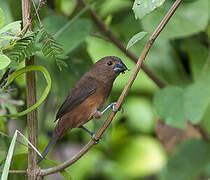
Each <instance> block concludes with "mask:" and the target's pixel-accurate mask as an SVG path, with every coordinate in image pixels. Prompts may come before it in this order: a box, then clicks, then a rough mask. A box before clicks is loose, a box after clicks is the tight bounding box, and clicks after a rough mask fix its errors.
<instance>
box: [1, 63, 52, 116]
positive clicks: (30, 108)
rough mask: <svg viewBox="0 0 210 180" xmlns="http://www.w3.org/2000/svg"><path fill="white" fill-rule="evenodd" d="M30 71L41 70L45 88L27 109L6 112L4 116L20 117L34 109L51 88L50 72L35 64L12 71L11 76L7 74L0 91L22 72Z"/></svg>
mask: <svg viewBox="0 0 210 180" xmlns="http://www.w3.org/2000/svg"><path fill="white" fill-rule="evenodd" d="M30 71H41V72H42V73H43V75H44V77H45V79H46V81H47V87H46V88H45V90H44V92H43V94H42V96H41V98H40V99H39V100H38V101H37V102H36V103H35V104H33V105H32V106H30V107H29V108H28V109H26V110H24V111H22V112H19V113H17V114H8V115H7V114H6V115H3V116H4V117H20V116H23V115H26V114H28V113H29V112H31V111H33V110H34V109H36V108H37V107H38V106H40V105H41V104H42V103H43V102H44V100H45V99H46V98H47V95H48V94H49V92H50V88H51V78H50V74H49V73H48V71H47V70H46V69H45V68H44V67H42V66H37V65H31V66H26V67H23V68H21V69H18V70H17V71H15V72H14V73H12V74H11V76H9V78H8V81H7V83H6V84H5V86H3V88H2V91H4V90H5V89H6V88H7V87H8V86H9V85H10V84H11V83H12V82H13V81H14V80H15V79H16V78H17V77H18V76H20V75H21V74H23V73H27V72H30Z"/></svg>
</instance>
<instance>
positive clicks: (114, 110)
mask: <svg viewBox="0 0 210 180" xmlns="http://www.w3.org/2000/svg"><path fill="white" fill-rule="evenodd" d="M116 104H117V103H116V102H114V103H112V104H111V105H112V111H113V112H115V113H116V112H118V111H122V113H123V112H124V109H123V107H122V105H120V107H119V108H118V109H117V110H116V109H115V108H114V106H115V105H116Z"/></svg>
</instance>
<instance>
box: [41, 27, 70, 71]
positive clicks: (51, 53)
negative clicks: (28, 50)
mask: <svg viewBox="0 0 210 180" xmlns="http://www.w3.org/2000/svg"><path fill="white" fill-rule="evenodd" d="M37 41H38V43H42V46H41V51H42V54H43V55H44V56H45V57H46V58H53V59H55V60H56V63H57V65H58V67H59V69H60V70H62V66H65V67H66V66H67V64H66V63H65V62H64V61H62V59H65V58H66V57H67V56H65V55H64V50H63V48H62V47H61V45H60V44H59V43H58V42H57V41H56V40H55V39H54V38H53V37H52V36H51V35H50V34H49V33H47V32H46V31H45V29H41V30H40V31H39V32H38V35H37Z"/></svg>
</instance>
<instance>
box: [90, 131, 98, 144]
mask: <svg viewBox="0 0 210 180" xmlns="http://www.w3.org/2000/svg"><path fill="white" fill-rule="evenodd" d="M95 136H96V134H94V133H93V135H92V136H91V139H92V140H93V141H94V144H98V143H99V140H100V139H95Z"/></svg>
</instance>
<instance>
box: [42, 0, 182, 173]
mask: <svg viewBox="0 0 210 180" xmlns="http://www.w3.org/2000/svg"><path fill="white" fill-rule="evenodd" d="M80 1H81V0H80ZM181 2H182V0H176V1H175V2H174V4H173V5H172V7H171V9H170V10H169V11H168V13H167V14H166V16H165V17H164V19H163V20H162V21H161V23H160V24H159V26H158V27H157V28H156V30H155V31H154V33H153V34H152V35H151V37H150V38H149V40H148V42H147V44H146V46H145V48H144V50H143V52H142V54H141V56H140V57H139V59H138V61H137V63H136V66H135V69H134V71H133V73H132V75H131V77H130V79H129V81H128V83H127V85H126V86H125V88H124V89H123V91H122V93H121V95H120V97H119V99H118V101H117V104H116V105H115V108H116V109H119V107H120V106H121V104H122V102H123V101H124V99H125V97H126V95H127V94H128V92H129V90H130V88H131V86H132V84H133V82H134V80H135V78H136V76H137V74H138V72H139V70H140V68H141V65H142V63H143V61H144V59H145V58H146V56H147V54H148V52H149V50H150V48H151V46H152V44H153V43H154V41H155V39H156V38H157V37H158V35H159V34H160V32H161V31H162V30H163V28H164V27H165V25H166V24H167V22H168V21H169V19H170V18H171V17H172V15H173V14H174V12H175V11H176V9H177V8H178V6H179V5H180V3H181ZM115 114H116V113H115V112H111V113H110V115H109V116H108V118H107V119H106V120H105V122H104V124H103V126H102V127H101V128H100V130H99V131H98V132H97V134H96V135H95V139H96V140H97V139H99V138H100V137H101V135H102V134H103V133H104V131H105V130H106V129H107V127H108V126H109V124H110V123H111V121H112V119H113V118H114V116H115ZM94 142H95V141H94V140H90V141H89V142H88V144H86V145H85V146H84V147H83V148H82V149H81V150H80V151H79V152H78V153H77V154H76V155H75V156H73V157H72V158H71V159H69V160H67V161H66V162H64V163H62V164H60V165H58V166H55V167H52V168H48V169H41V170H40V176H46V175H49V174H52V173H56V172H58V171H61V170H63V169H65V168H66V167H68V166H70V165H71V164H73V163H75V162H76V161H77V160H78V159H80V158H81V157H82V156H83V155H85V153H86V152H88V150H89V149H90V148H91V147H92V146H93V145H94Z"/></svg>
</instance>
